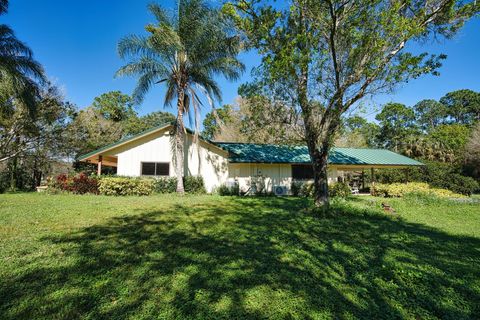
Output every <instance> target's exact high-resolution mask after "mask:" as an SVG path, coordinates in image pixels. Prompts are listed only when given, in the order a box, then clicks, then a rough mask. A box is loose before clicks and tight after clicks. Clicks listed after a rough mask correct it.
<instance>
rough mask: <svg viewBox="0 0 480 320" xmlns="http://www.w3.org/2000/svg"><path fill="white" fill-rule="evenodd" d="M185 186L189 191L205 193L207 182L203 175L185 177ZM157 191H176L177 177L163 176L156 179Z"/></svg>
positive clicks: (155, 186)
mask: <svg viewBox="0 0 480 320" xmlns="http://www.w3.org/2000/svg"><path fill="white" fill-rule="evenodd" d="M183 188H184V189H185V192H187V193H197V194H199V193H205V192H206V190H205V183H204V181H203V177H202V176H187V177H183ZM154 190H155V192H156V193H174V192H176V191H177V177H161V178H155V179H154Z"/></svg>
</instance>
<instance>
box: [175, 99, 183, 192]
mask: <svg viewBox="0 0 480 320" xmlns="http://www.w3.org/2000/svg"><path fill="white" fill-rule="evenodd" d="M184 98H185V92H184V91H183V90H179V91H178V100H177V122H176V124H175V126H176V128H175V153H176V154H175V161H176V163H175V164H176V165H175V169H176V170H175V171H176V172H175V173H176V175H177V193H180V194H184V193H185V189H184V187H183V171H184V169H183V147H184V141H185V140H184V132H185V127H184V124H183V110H184V105H183V103H184Z"/></svg>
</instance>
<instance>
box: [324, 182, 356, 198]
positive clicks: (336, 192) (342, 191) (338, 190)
mask: <svg viewBox="0 0 480 320" xmlns="http://www.w3.org/2000/svg"><path fill="white" fill-rule="evenodd" d="M328 191H329V193H330V195H331V196H332V197H339V198H347V197H348V196H349V195H350V194H351V193H352V191H351V190H350V187H349V186H348V184H347V183H344V182H337V183H334V184H332V185H330V186H329V190H328Z"/></svg>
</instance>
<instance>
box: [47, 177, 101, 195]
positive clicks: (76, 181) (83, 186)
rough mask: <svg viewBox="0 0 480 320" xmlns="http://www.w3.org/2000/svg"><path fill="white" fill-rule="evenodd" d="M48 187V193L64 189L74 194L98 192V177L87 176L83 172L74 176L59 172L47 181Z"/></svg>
mask: <svg viewBox="0 0 480 320" xmlns="http://www.w3.org/2000/svg"><path fill="white" fill-rule="evenodd" d="M48 188H49V191H50V193H56V192H59V191H64V192H72V193H75V194H85V193H93V194H98V179H97V178H96V177H94V176H91V177H89V176H88V175H87V174H85V173H84V172H81V173H79V174H77V175H75V176H73V175H67V174H60V175H58V176H57V177H55V178H54V179H50V180H49V181H48Z"/></svg>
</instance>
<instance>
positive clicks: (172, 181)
mask: <svg viewBox="0 0 480 320" xmlns="http://www.w3.org/2000/svg"><path fill="white" fill-rule="evenodd" d="M176 190H177V178H176V177H161V178H156V179H155V182H154V191H155V192H156V193H174V192H175V191H176Z"/></svg>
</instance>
